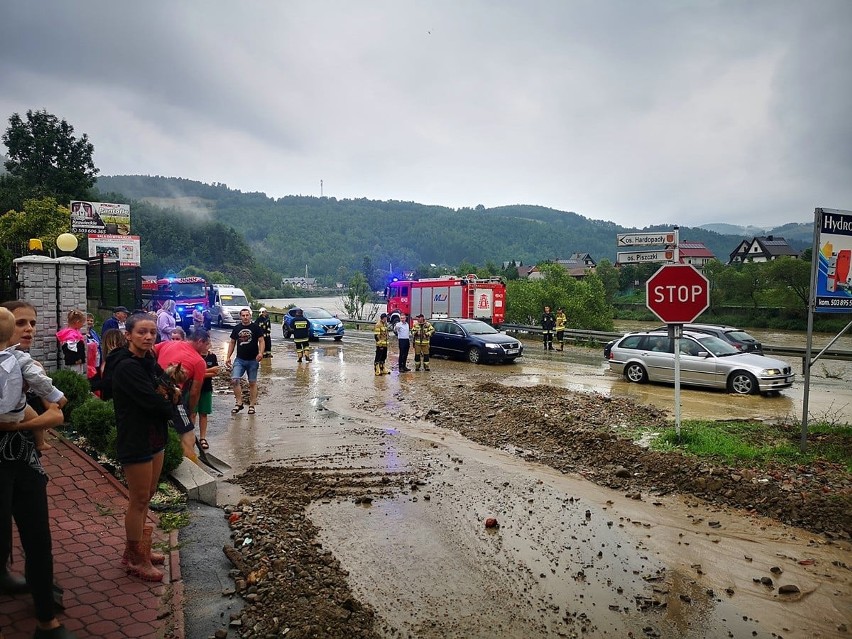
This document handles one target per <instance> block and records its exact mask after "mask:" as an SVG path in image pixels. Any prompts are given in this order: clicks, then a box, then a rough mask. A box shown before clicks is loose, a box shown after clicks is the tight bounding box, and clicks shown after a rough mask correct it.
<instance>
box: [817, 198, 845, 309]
mask: <svg viewBox="0 0 852 639" xmlns="http://www.w3.org/2000/svg"><path fill="white" fill-rule="evenodd" d="M817 213H818V215H817V232H818V234H819V235H818V239H817V245H818V246H819V252H818V258H819V261H818V262H817V278H816V306H815V307H814V311H815V312H817V313H852V211H838V210H836V209H817Z"/></svg>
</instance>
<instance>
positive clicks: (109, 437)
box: [68, 397, 115, 459]
mask: <svg viewBox="0 0 852 639" xmlns="http://www.w3.org/2000/svg"><path fill="white" fill-rule="evenodd" d="M68 403H69V404H70V403H71V402H70V401H69V402H68ZM70 421H71V426H72V427H73V428H74V430H76V431H77V432H78V433H80V434H81V435H82V436H83V437H85V438H86V440H87V441H88V442H89V444H90V445H91V446H92V448H94V449H95V450H97V451H98V452H99V453H103V454H105V455H107V456H108V457H110V458H111V459H115V434H114V431H115V409H114V408H113V405H112V400H110V401H107V402H104V401H101V400H99V399H96V398H94V397H93V398H91V399H88V400H86V401H85V402H83V404H81V405H80V406H78V407H77V408H75V409H74V410H73V411H72V412H71V420H70ZM110 442H112V446H110ZM111 448H112V450H110V449H111Z"/></svg>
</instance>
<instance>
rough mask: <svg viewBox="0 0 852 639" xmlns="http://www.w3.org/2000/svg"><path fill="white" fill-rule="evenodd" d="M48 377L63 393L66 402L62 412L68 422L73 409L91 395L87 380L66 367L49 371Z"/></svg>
mask: <svg viewBox="0 0 852 639" xmlns="http://www.w3.org/2000/svg"><path fill="white" fill-rule="evenodd" d="M50 378H51V379H52V380H53V385H54V386H56V388H58V389H59V390H61V391H62V392H63V393H65V398H66V399H67V400H68V403H67V404H65V406H63V408H62V414H63V415H65V421H66V422H69V421H70V420H71V413H73V412H74V409H75V408H77V407H78V406H81V405H82V404H83V402H85V401H86V400H87V399H89V398H90V397H91V396H92V389H91V387H90V386H89V380H88V379H86V377H85V376H84V375H80V373H78V372H76V371H72V370H70V369H68V368H64V369H61V370H58V371H54V372H52V373H50Z"/></svg>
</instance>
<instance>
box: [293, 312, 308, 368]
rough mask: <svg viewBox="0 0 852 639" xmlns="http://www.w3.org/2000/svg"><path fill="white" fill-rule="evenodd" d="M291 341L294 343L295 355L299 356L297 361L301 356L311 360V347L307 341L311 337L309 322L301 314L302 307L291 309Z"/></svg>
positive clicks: (300, 359)
mask: <svg viewBox="0 0 852 639" xmlns="http://www.w3.org/2000/svg"><path fill="white" fill-rule="evenodd" d="M293 314H294V315H293V341H294V342H295V343H296V355H298V356H299V361H300V362H301V361H302V357H304V358H305V361H308V362H310V361H311V347H310V345H309V341H310V339H311V323H310V322H309V321H308V320H307V318H306V317H305V316H304V315H303V314H302V309H300V308H297V309H295V310H294V311H293Z"/></svg>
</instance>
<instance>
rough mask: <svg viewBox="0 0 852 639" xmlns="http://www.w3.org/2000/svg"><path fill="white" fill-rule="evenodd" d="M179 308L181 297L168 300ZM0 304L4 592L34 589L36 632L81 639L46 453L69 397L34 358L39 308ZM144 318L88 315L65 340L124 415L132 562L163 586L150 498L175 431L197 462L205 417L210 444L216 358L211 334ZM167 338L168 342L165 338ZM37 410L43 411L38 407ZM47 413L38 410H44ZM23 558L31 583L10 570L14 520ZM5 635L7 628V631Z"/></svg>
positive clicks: (72, 357) (79, 366)
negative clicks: (58, 564)
mask: <svg viewBox="0 0 852 639" xmlns="http://www.w3.org/2000/svg"><path fill="white" fill-rule="evenodd" d="M169 301H171V300H169ZM3 307H4V308H0V592H2V593H5V594H17V593H21V592H26V591H29V592H31V593H32V597H33V601H34V603H35V609H36V618H37V626H36V632H35V635H34V636H35V637H39V638H44V637H50V638H54V639H62V638H69V637H73V634H72V633H70V632H69V631H68V630H67V629H65V628H64V627H63V626H62V625H61V624H60V623H59V622H58V621H57V619H56V615H55V609H54V606H55V601H54V582H53V557H52V553H51V538H50V526H49V521H48V508H47V490H46V484H47V476H46V474H45V473H44V469H43V468H42V466H41V461H40V456H41V451H43V450H46V449H48V448H50V446H49V445H48V444H46V443H45V441H44V436H43V433H44V430H45V429H47V428H50V427H53V426H57V425H59V424H61V423H62V422H63V415H62V411H61V406H63V405H64V404H65V403H66V401H67V400H66V398H65V396H64V394H63V393H62V392H61V391H59V390H58V389H56V388H55V387H54V385H53V383H52V380H51V379H50V377H48V376H47V375H46V374H45V372H44V369H43V368H42V367H41V366H40V365H39V364H38V363H36V362H34V361H33V360H32V358H31V357H30V356H29V354H28V351H29V349H30V346H31V345H32V342H33V336H34V334H35V330H36V310H35V308H34V307H33V306H32V305H31V304H29V303H27V302H23V301H16V302H7V303H5V304H4V305H3ZM167 314H168V313H161V314H159V316H155V315H153V314H151V313H148V312H144V311H137V312H134V313H132V314H131V313H130V312H129V311H128V310H127V309H126V308H125V307H123V306H119V307H116V308H115V309H114V312H113V315H112V317H110V318H109V319H107V320H106V321H105V322H104V323H103V327H102V334H101V335H99V334H98V333H97V331H96V330H95V328H94V317H93V316H91V315H88V316H87V314H86V313H83V312H81V311H78V310H72V311H70V312H69V313H68V316H67V320H68V321H67V325H66V326H64V327H63V328H62V329H60V330H59V331H58V332H57V334H56V338H57V341H58V345H59V349H60V353H61V359H62V363H63V364H64V366H65V367H66V368H71V369H73V370H76V371H77V372H79V373H81V374H84V375H86V376H87V377H88V378H89V381H90V386H91V389H92V392H93V393H94V394H95V395H97V396H98V397H101V398H102V399H104V400H108V399H112V400H113V404H114V408H115V414H116V427H117V438H116V450H117V461H118V462H119V463H120V464H121V467H122V470H123V473H124V476H125V479H126V482H127V487H128V494H129V502H128V507H127V512H126V514H125V526H124V528H125V537H126V546H125V551H124V554H123V557H122V563H123V564H124V565H125V566H126V569H127V571H128V572H129V573H130V574H132V575H134V576H136V577H139V578H141V579H143V580H147V581H160V580H162V578H163V576H164V575H163V572H162V570H160V569H159V568H158V567H157V565H159V564H162V563H163V562H164V560H165V557H164V556H163V555H162V554H161V553H157V552H154V551H152V549H151V538H152V533H153V528H152V527H151V526H148V525H146V522H147V518H148V508H149V504H150V500H151V497H152V496H153V495H154V493H155V492H156V490H157V485H158V482H159V478H160V473H161V471H162V468H163V460H164V451H165V447H166V442H167V436H168V428H169V425H170V424H171V425H173V426H174V427H175V429H176V430H178V432H179V433H180V435H181V443H182V445H183V450H184V454H185V455H186V456H188V457H191V458H193V459H195V455H194V445H195V437H194V422H195V414H196V413H198V414H199V415H200V417H199V420H198V421H199V427H200V435H201V438H200V440H199V446H200V447H201V448H202V449H206V448H207V447H208V444H207V440H206V429H207V419H206V418H207V415H209V414H210V412H211V411H212V382H211V380H212V377H213V376H214V375H215V374H217V373H218V362H217V361H216V355H215V354H213V353H210V352H209V347H210V337H209V334H208V333H207V331H206V330H204V328H203V327H200V326H194V327H193V330H191V331H190V334H189V336H187V335H186V334H185V333H184V331H183V329H182V328H181V327H179V326H177V325H175V324H174V317H173V316H172V323H171V325H169V324H168V322H167V321H166V320H163V323H162V324H161V320H162V319H163V318H164V317H165V316H166V315H167ZM164 338H165V339H164ZM28 400H29V404H32V405H33V406H34V407H35V408H33V407H31V406H30V405H29V404H28V403H27V401H28ZM39 413H40V414H39ZM13 517H14V520H15V523H16V524H17V527H18V532H19V535H20V538H21V545H22V547H23V550H24V555H25V562H24V563H25V566H24V572H25V577H26V578H25V579H22V578H20V577H16V576H14V575H13V574H12V573H10V572H9V570H8V565H9V559H10V554H11V547H12V529H11V526H12V518H13ZM0 639H2V628H0Z"/></svg>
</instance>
